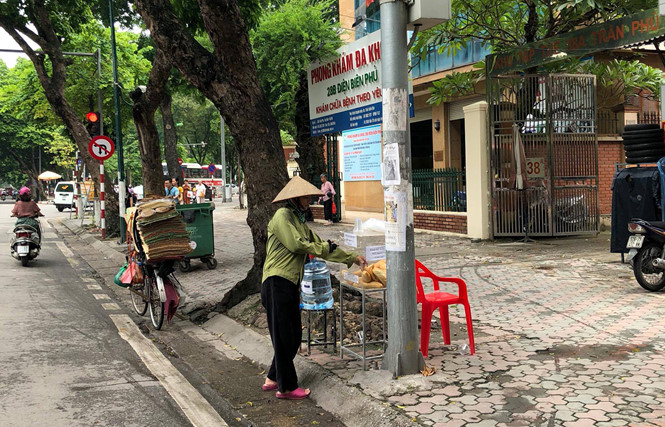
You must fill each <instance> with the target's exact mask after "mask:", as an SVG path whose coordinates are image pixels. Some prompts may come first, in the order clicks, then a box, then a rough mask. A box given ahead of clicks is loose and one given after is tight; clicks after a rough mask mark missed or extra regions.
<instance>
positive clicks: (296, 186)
mask: <svg viewBox="0 0 665 427" xmlns="http://www.w3.org/2000/svg"><path fill="white" fill-rule="evenodd" d="M303 196H323V193H322V192H321V190H319V189H318V188H316V187H314V186H313V185H312V184H310V183H309V182H307V181H305V180H304V179H302V178H300V177H299V176H298V175H296V176H294V177H293V178H291V181H289V183H288V184H286V185H285V186H284V188H282V191H280V192H279V194H278V195H277V196H276V197H275V199H274V200H273V201H272V202H273V203H277V202H282V201H284V200H288V199H295V198H297V197H303Z"/></svg>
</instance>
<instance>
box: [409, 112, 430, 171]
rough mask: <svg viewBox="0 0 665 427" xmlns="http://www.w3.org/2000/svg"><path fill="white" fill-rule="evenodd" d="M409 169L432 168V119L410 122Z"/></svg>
mask: <svg viewBox="0 0 665 427" xmlns="http://www.w3.org/2000/svg"><path fill="white" fill-rule="evenodd" d="M410 128H411V169H414V170H415V169H432V168H433V167H434V156H433V154H432V147H433V145H432V120H423V121H420V122H415V123H411V126H410Z"/></svg>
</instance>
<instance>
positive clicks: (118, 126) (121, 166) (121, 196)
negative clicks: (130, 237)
mask: <svg viewBox="0 0 665 427" xmlns="http://www.w3.org/2000/svg"><path fill="white" fill-rule="evenodd" d="M109 21H110V24H111V59H112V62H113V106H114V109H115V150H116V153H117V156H118V208H119V212H118V213H119V216H120V218H119V219H120V240H121V241H122V242H124V241H125V232H126V226H125V220H124V214H125V159H124V154H123V146H122V123H121V122H120V86H119V85H118V55H117V54H116V46H115V18H114V17H113V0H109Z"/></svg>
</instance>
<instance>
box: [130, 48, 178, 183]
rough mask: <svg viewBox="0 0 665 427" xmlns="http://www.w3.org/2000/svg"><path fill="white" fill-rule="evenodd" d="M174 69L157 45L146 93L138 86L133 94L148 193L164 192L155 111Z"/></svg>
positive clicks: (133, 109) (133, 110) (143, 171)
mask: <svg viewBox="0 0 665 427" xmlns="http://www.w3.org/2000/svg"><path fill="white" fill-rule="evenodd" d="M170 72H171V63H170V62H168V59H167V58H166V55H164V53H163V52H162V51H161V50H160V49H157V52H156V54H155V59H154V61H153V64H152V70H150V77H149V78H148V84H147V85H146V90H145V93H144V92H143V91H142V90H141V89H139V88H136V89H135V90H134V91H132V92H131V94H130V96H131V98H132V100H133V101H134V106H133V107H132V116H133V117H134V124H135V125H136V131H137V133H138V139H139V150H140V152H141V166H142V175H143V191H144V194H145V195H146V196H148V195H163V194H164V173H163V172H162V156H161V150H160V147H159V134H158V133H157V125H156V123H155V111H157V108H158V107H159V105H160V104H161V102H162V100H163V99H164V97H165V96H166V82H167V80H168V76H169V73H170Z"/></svg>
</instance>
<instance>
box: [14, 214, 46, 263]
mask: <svg viewBox="0 0 665 427" xmlns="http://www.w3.org/2000/svg"><path fill="white" fill-rule="evenodd" d="M33 219H34V220H35V221H36V224H33V225H31V224H28V223H17V224H16V225H15V226H14V237H12V239H11V242H10V248H11V255H12V257H14V258H16V259H17V260H19V261H21V265H22V266H23V267H27V265H28V262H29V261H30V260H33V259H35V258H37V256H38V255H39V251H40V250H41V235H42V232H41V224H40V222H39V220H38V219H37V218H33Z"/></svg>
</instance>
